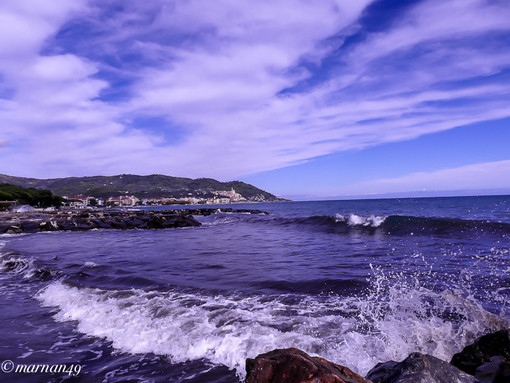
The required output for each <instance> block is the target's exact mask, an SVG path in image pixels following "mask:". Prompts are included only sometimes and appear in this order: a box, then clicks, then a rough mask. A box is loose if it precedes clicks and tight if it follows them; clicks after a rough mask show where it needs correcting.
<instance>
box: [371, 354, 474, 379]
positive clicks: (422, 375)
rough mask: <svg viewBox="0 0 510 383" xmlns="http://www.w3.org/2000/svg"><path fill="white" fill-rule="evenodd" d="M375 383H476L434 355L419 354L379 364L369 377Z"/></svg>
mask: <svg viewBox="0 0 510 383" xmlns="http://www.w3.org/2000/svg"><path fill="white" fill-rule="evenodd" d="M367 378H368V379H370V380H372V381H373V382H374V383H476V382H478V381H477V380H476V379H475V377H474V376H471V375H468V374H466V373H465V372H463V371H461V370H459V369H458V368H457V367H454V366H452V365H451V364H449V363H447V362H445V361H443V360H441V359H438V358H436V357H434V356H432V355H424V354H420V353H418V352H415V353H412V354H410V355H409V356H408V357H407V358H406V359H405V360H404V361H402V362H400V363H396V362H394V361H391V362H386V363H382V364H381V363H379V364H378V365H377V366H375V367H374V368H373V369H372V370H370V372H369V373H368V375H367Z"/></svg>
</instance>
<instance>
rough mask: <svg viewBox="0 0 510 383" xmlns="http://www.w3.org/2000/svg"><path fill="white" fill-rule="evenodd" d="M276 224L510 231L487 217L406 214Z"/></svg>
mask: <svg viewBox="0 0 510 383" xmlns="http://www.w3.org/2000/svg"><path fill="white" fill-rule="evenodd" d="M276 223H277V224H283V225H294V224H298V225H307V226H309V227H313V228H316V229H319V230H324V231H327V232H332V233H336V234H349V233H365V234H387V235H423V234H434V235H436V234H437V235H446V234H453V235H455V234H459V235H462V234H466V233H478V234H504V235H508V234H510V223H504V222H494V221H486V220H468V219H458V218H443V217H415V216H404V215H389V216H377V215H371V216H362V215H357V214H348V215H343V214H336V215H335V216H310V217H301V218H277V219H276Z"/></svg>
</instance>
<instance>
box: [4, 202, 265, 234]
mask: <svg viewBox="0 0 510 383" xmlns="http://www.w3.org/2000/svg"><path fill="white" fill-rule="evenodd" d="M218 212H223V213H245V214H267V213H266V212H263V211H260V210H247V209H230V208H227V209H178V210H177V209H176V210H162V211H145V210H132V211H126V210H124V211H122V210H117V211H116V210H99V209H97V210H87V211H80V210H75V211H62V212H25V213H2V215H0V234H4V233H6V234H19V233H36V232H41V231H59V230H72V231H80V230H92V229H123V230H125V229H165V228H176V227H189V226H200V225H201V224H200V222H198V221H197V220H196V219H195V218H194V217H193V216H194V215H211V214H214V213H218Z"/></svg>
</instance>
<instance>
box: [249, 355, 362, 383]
mask: <svg viewBox="0 0 510 383" xmlns="http://www.w3.org/2000/svg"><path fill="white" fill-rule="evenodd" d="M283 382H288V383H312V382H313V383H317V382H320V383H371V382H370V381H369V380H367V379H365V378H363V377H362V376H359V375H358V374H356V373H354V372H352V371H351V370H349V369H348V368H347V367H343V366H339V365H337V364H334V363H331V362H329V361H327V360H326V359H323V358H318V357H311V356H309V355H308V354H306V353H305V352H303V351H301V350H298V349H296V348H287V349H282V350H273V351H270V352H268V353H266V354H261V355H259V356H257V357H256V358H255V359H246V383H283Z"/></svg>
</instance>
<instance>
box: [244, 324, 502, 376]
mask: <svg viewBox="0 0 510 383" xmlns="http://www.w3.org/2000/svg"><path fill="white" fill-rule="evenodd" d="M246 374H247V375H246V383H281V382H286V383H312V382H313V383H319V382H320V383H510V333H509V331H508V330H507V329H505V330H501V331H498V332H495V333H492V334H488V335H484V336H482V337H480V338H478V339H477V340H476V341H475V342H474V343H473V344H471V345H468V346H466V347H465V348H464V349H463V350H462V351H461V352H460V353H458V354H455V355H454V357H453V359H452V361H451V362H450V363H448V362H446V361H443V360H440V359H438V358H436V357H434V356H431V355H426V354H420V353H417V352H415V353H412V354H410V355H409V356H408V357H407V358H406V359H404V360H403V361H401V362H395V361H389V362H385V363H379V364H378V365H376V366H375V367H374V368H373V369H372V370H370V371H369V373H368V375H367V376H366V377H365V378H364V377H362V376H360V375H357V374H356V373H354V372H352V371H351V370H349V369H348V368H346V367H343V366H340V365H337V364H335V363H332V362H330V361H327V360H325V359H322V358H318V357H311V356H309V355H307V354H306V353H304V352H303V351H300V350H298V349H295V348H290V349H283V350H274V351H270V352H268V353H266V354H261V355H259V356H257V357H256V358H255V359H247V360H246Z"/></svg>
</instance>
